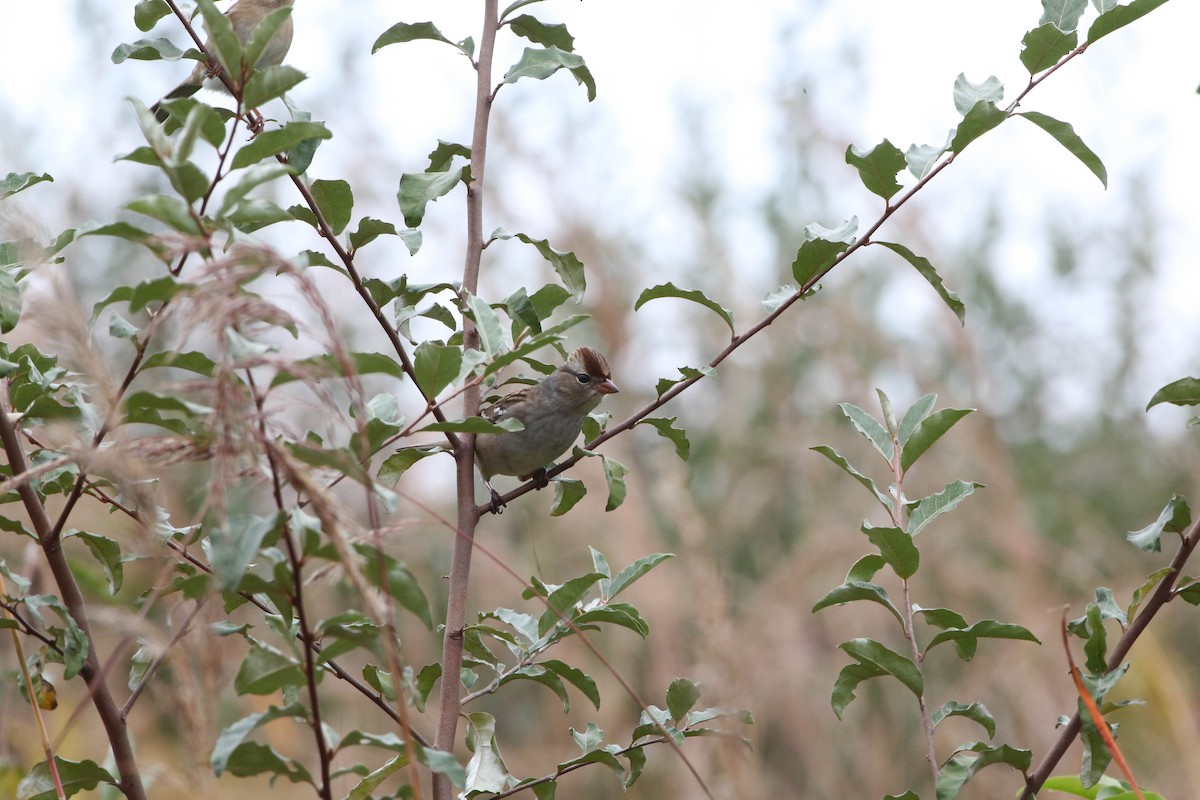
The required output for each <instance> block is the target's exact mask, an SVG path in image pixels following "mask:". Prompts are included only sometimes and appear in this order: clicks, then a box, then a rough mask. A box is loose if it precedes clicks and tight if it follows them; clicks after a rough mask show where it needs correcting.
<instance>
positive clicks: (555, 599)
mask: <svg viewBox="0 0 1200 800" xmlns="http://www.w3.org/2000/svg"><path fill="white" fill-rule="evenodd" d="M602 578H604V575H602V574H601V573H599V572H589V573H586V574H584V575H580V576H578V577H576V578H571V579H570V580H568V581H567V582H566V583H564V584H563V585H561V586H558V587H549V586H547V587H545V588H547V589H552V591H551V592H550V593H549V595H547V596H546V605H547V606H549V608H547V609H546V611H545V612H544V613H543V614H542V616H541V617H540V618H539V619H538V635H539V636H545V635H546V633H547V632H548V631H549V630H550V629H551V628H553V627H554V626H555V625H557V624H559V622H560V621H561V620H560V617H559V615H560V614H561V615H563V616H568V617H569V616H570V611H571V610H572V608H573V607H574V606H575V604H576V603H578V602H579V601H580V600H582V599H583V598H584V596H585V595H587V593H588V591H589V590H590V589H591V588H592V587H593V586H595V585H596V583H597V582H598V581H600V580H601V579H602ZM538 594H541V592H539V591H537V590H536V589H534V588H527V589H526V590H525V591H524V592H522V593H521V596H522V597H523V598H525V599H526V600H529V599H530V598H532V597H534V596H536V595H538ZM555 612H557V613H555Z"/></svg>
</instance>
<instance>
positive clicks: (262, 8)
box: [150, 0, 295, 122]
mask: <svg viewBox="0 0 1200 800" xmlns="http://www.w3.org/2000/svg"><path fill="white" fill-rule="evenodd" d="M294 3H295V0H238V2H236V3H234V4H233V6H232V7H231V8H230V9H229V10H228V11H226V12H225V16H226V17H228V18H229V21H230V22H231V23H232V24H233V32H234V33H235V34H236V35H237V37H238V40H239V41H240V42H241V43H242V44H245V43H246V42H247V41H249V39H250V35H251V34H252V33H254V29H255V28H257V27H258V24H259V23H260V22H262V21H263V19H265V18H266V16H267V15H268V14H270V13H271V12H272V11H275V10H276V9H280V8H285V7H288V6H291V5H293V4H294ZM204 46H205V48H209V42H208V41H205V43H204ZM291 46H292V18H291V17H288V18H287V19H285V20H284V21H283V24H282V25H280V26H279V29H278V30H276V31H275V35H274V36H272V37H271V41H270V42H269V43H268V44H267V47H266V49H265V50H263V53H262V56H261V57H260V58H259V59H258V63H256V64H255V65H254V67H255V69H261V68H263V67H274V66H278V65H279V64H282V63H283V59H284V57H285V56H286V55H287V52H288V49H289V48H290V47H291ZM214 75H215V72H214V69H213V67H212V66H210V65H209V64H208V62H207V61H201V62H199V63H197V64H196V67H195V68H194V69H193V70H192V74H191V75H188V76H187V78H186V79H185V80H184V81H183V83H181V84H179V85H178V86H176V87H175V88H174V89H172V90H171V91H169V92H167V93H166V95H164V96H163V98H162V100H159V101H158V102H157V103H155V104H154V105H152V106H150V110H151V111H153V112H154V116H155V118H156V119H157V120H158V121H159V122H166V120H167V112H166V111H165V110H164V109H162V108H160V107H159V106H160V105H161V104H162V102H163V101H164V100H174V99H175V98H178V97H191V96H192V95H194V94H195V93H196V92H198V91H200V89H201V87H208V88H209V89H217V90H219V91H222V92H228V89H227V88H226V87H225V84H224V83H222V82H221V80H220V79H219V78H216V77H214Z"/></svg>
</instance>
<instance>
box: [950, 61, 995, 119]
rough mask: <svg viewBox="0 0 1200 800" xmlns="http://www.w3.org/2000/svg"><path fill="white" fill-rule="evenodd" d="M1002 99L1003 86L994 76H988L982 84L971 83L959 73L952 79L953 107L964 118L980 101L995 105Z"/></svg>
mask: <svg viewBox="0 0 1200 800" xmlns="http://www.w3.org/2000/svg"><path fill="white" fill-rule="evenodd" d="M1003 99H1004V84H1002V83H1000V81H999V79H997V78H996V76H995V75H989V76H988V78H987V80H985V81H984V82H983V83H971V82H970V81H969V80H967V76H966V75H964V74H963V73H961V72H960V73H959V74H958V77H957V78H955V79H954V107H955V108H956V109H958V113H959V114H962V115H963V116H964V117H965V116H966V115H967V114H968V113H970V112H971V110H972V109H974V108H975V106H976V105H977V104H978V103H980V102H981V101H983V102H988V103H992V104H995V103H999V102H1000V101H1001V100H1003Z"/></svg>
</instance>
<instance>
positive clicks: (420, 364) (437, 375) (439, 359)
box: [413, 342, 463, 397]
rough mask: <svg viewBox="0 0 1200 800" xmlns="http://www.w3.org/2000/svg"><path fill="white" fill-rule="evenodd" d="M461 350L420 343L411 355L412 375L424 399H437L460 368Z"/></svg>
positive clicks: (455, 376)
mask: <svg viewBox="0 0 1200 800" xmlns="http://www.w3.org/2000/svg"><path fill="white" fill-rule="evenodd" d="M462 362H463V354H462V348H459V347H452V346H449V345H443V344H438V343H436V342H422V343H421V344H420V345H418V346H417V349H416V352H415V353H414V354H413V374H414V377H415V378H416V381H417V385H418V386H420V387H421V391H422V392H423V393H424V394H425V396H426V397H437V396H438V395H439V394H441V393H442V390H443V389H445V388H446V387H447V386H449V385H450V384H452V383H453V382H454V380H455V379H456V378H457V377H458V372H459V370H460V369H461V368H462Z"/></svg>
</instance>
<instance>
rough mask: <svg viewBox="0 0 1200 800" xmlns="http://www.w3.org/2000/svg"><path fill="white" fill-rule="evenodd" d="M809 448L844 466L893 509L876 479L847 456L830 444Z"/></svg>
mask: <svg viewBox="0 0 1200 800" xmlns="http://www.w3.org/2000/svg"><path fill="white" fill-rule="evenodd" d="M864 413H865V412H864ZM809 449H810V450H813V451H815V452H817V453H820V454H821V455H823V456H825V457H826V458H828V459H829V460H830V461H832V462H833V463H834V464H837V465H838V466H839V467H841V468H842V470H843V471H844V472H845V473H846V474H847V475H849V476H850V477H852V478H854V480H856V481H858V482H859V483H861V484H862V485H863V486H865V487H867V490H868V491H869V492H871V494H873V495H875V499H876V500H878V501H879V504H880V505H881V506H883V507H884V508H885V509H887V510H889V511H890V510H891V508H892V503H891V500H890V499H889V498H888V496H887V495H885V494H884V493H883V492H881V491H879V487H878V486H876V485H875V481H873V480H871V479H870V478H868V477H867V476H866V475H864V474H862V473H861V472H859V471H858V470H857V469H855V468H854V466H853V465H851V463H850V462H849V461H847V460H846V458H845V456H843V455H842V454H841V453H839V452H838V451H836V450H834V449H833V448H832V447H829V446H827V445H823V444H822V445H818V446H816V447H811V448H809Z"/></svg>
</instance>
